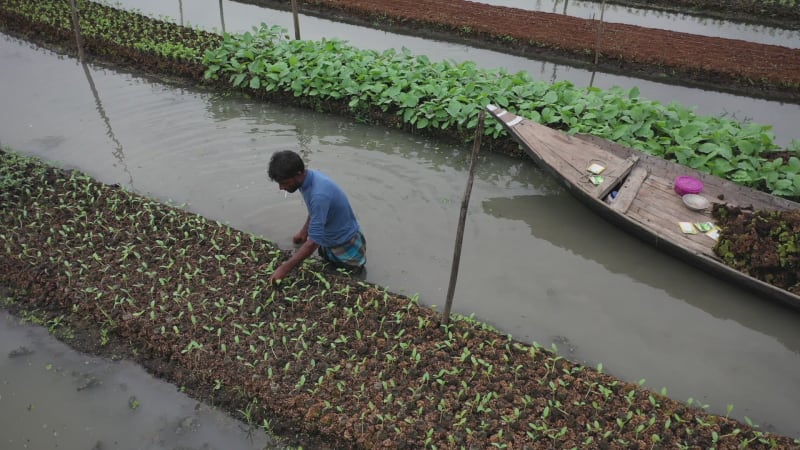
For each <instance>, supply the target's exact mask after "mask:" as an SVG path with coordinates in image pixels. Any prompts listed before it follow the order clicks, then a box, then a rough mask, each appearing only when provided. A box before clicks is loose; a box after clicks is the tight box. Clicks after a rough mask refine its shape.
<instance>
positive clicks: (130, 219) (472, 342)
mask: <svg viewBox="0 0 800 450" xmlns="http://www.w3.org/2000/svg"><path fill="white" fill-rule="evenodd" d="M66 3H67V2H59V1H44V0H43V1H37V2H25V1H19V0H6V1H4V2H3V3H2V4H0V25H2V27H3V29H4V30H10V31H12V32H14V33H16V34H19V35H24V36H26V37H28V38H30V39H34V40H36V41H37V42H46V43H49V44H56V45H61V46H65V47H69V46H70V45H71V44H70V43H71V42H72V41H73V39H74V33H73V31H72V30H71V29H70V25H69V20H68V15H69V10H68V7H66V6H65V5H66ZM79 5H81V13H82V17H83V19H82V20H88V21H89V22H88V23H87V24H86V25H85V26H83V28H84V31H85V33H86V34H85V39H86V40H85V45H86V47H85V48H86V50H87V52H88V53H89V54H90V55H95V56H97V55H100V56H102V57H103V58H105V59H107V60H110V61H113V62H117V63H122V64H126V65H129V66H132V67H137V68H140V69H143V70H146V71H149V72H151V73H158V74H161V75H166V76H179V77H182V78H184V79H189V80H192V81H193V82H198V83H199V82H205V83H213V85H214V86H224V87H226V88H230V87H234V88H237V89H241V90H243V91H244V92H247V93H249V94H251V95H256V96H260V97H263V98H267V99H270V100H274V101H281V102H294V103H299V104H302V105H304V106H309V107H314V108H317V109H321V110H326V111H333V112H337V113H342V114H347V115H351V116H356V117H358V118H360V119H362V120H366V121H370V122H371V123H381V124H385V125H390V126H396V127H402V128H406V129H408V130H409V131H412V132H420V133H430V134H432V135H435V136H441V137H446V138H451V139H459V140H464V139H468V138H469V137H470V136H471V135H472V129H473V128H474V126H475V123H474V122H473V121H472V119H474V118H475V116H476V114H477V111H478V110H479V109H480V108H482V106H483V105H482V103H483V102H489V101H490V100H491V101H495V102H499V103H501V104H503V103H505V105H504V106H513V107H515V108H517V109H520V110H523V111H524V110H527V111H529V114H530V115H533V116H535V117H538V118H540V119H541V120H542V121H543V122H545V123H549V124H551V125H552V126H555V127H559V128H562V129H569V130H572V131H575V132H589V131H590V130H591V129H592V128H591V125H590V124H591V123H598V124H600V123H602V124H605V125H606V126H608V124H616V123H620V122H621V121H626V120H629V119H631V118H633V119H635V120H636V121H637V123H638V124H639V125H640V126H639V127H636V129H634V130H631V127H630V126H629V127H628V128H622V127H616V128H611V129H605V130H603V129H597V130H594V131H596V132H597V133H599V134H602V133H604V132H605V133H608V136H607V137H609V138H616V139H615V140H617V141H618V142H620V141H621V142H623V143H628V141H625V139H626V138H630V139H632V141H631V142H650V143H652V145H653V149H652V150H654V151H655V152H656V153H658V151H659V150H658V149H661V150H660V151H661V152H662V153H663V154H664V155H665V156H671V157H673V158H679V159H680V158H683V159H684V160H685V161H686V162H687V163H692V164H694V163H697V164H706V163H709V161H710V162H712V164H711V165H709V166H708V169H707V170H708V171H712V173H713V171H714V170H716V171H718V172H720V173H722V174H730V176H731V177H734V178H736V177H739V181H741V182H751V183H753V184H758V183H760V184H761V188H763V189H765V190H771V191H773V192H775V191H778V192H786V193H788V194H786V195H789V196H791V195H796V193H797V192H800V191H797V190H794V189H795V185H794V184H793V183H794V180H795V179H796V178H794V177H796V174H794V173H792V172H791V170H792V167H795V166H794V165H792V164H790V162H791V161H792V158H796V156H795V154H796V153H797V149H796V148H791V149H786V150H784V151H785V153H784V155H785V158H784V159H783V160H781V161H780V162H773V163H770V165H766V166H765V163H766V162H769V159H768V158H765V157H764V155H765V154H767V153H771V152H775V151H777V150H779V149H778V148H777V146H775V145H774V144H773V143H772V139H771V137H770V134H769V132H768V131H767V129H766V128H764V127H761V126H757V125H750V126H742V125H740V124H737V123H735V122H731V121H723V120H720V121H717V120H718V119H713V118H710V119H706V118H698V117H697V116H695V115H693V114H692V113H690V112H689V111H688V110H686V109H683V108H680V107H676V106H670V107H664V106H662V105H657V104H655V103H651V102H646V101H643V100H641V99H639V97H638V93H637V92H635V91H629V92H619V91H607V92H606V91H600V90H597V89H590V90H578V89H575V88H574V87H572V86H570V85H569V84H567V83H560V84H557V85H552V86H551V85H547V84H544V83H537V82H533V81H532V80H530V79H529V78H527V77H526V76H525V75H522V74H517V75H511V74H504V73H501V72H493V71H489V72H487V71H480V70H477V69H476V68H475V67H474V65H471V64H469V63H465V64H463V65H452V64H446V63H445V64H431V63H430V62H429V61H427V60H426V59H425V58H424V57H414V56H412V55H407V54H403V53H393V52H386V53H383V54H379V53H374V52H362V51H358V50H357V49H353V48H351V47H348V46H346V45H345V44H343V43H341V42H338V41H323V42H303V41H288V40H283V39H281V38H280V35H281V34H282V32H281V31H280V30H275V29H268V28H262V29H261V30H255V31H254V32H253V33H248V34H245V35H241V36H225V37H222V36H217V35H214V34H212V33H205V32H201V31H195V30H186V29H184V28H182V27H178V26H176V25H173V24H167V23H164V22H160V21H155V20H153V19H148V18H145V17H144V16H140V15H138V14H134V13H126V12H120V11H117V10H114V9H113V8H109V7H106V6H102V5H98V4H94V3H90V2H82V1H81V2H79ZM65 18H66V19H65ZM105 18H116V19H115V20H116V21H114V20H110V21H107V20H104V19H105ZM100 19H103V20H100ZM121 30H125V32H122V31H121ZM253 49H257V50H258V51H257V52H256V51H254V50H253ZM276 51H277V52H279V53H277V55H278V56H279V57H280V59H276V60H267V61H265V60H263V59H262V60H261V62H260V63H258V62H256V61H258V60H259V55H260V56H263V55H265V54H270V52H276ZM333 51H336V52H338V53H337V55H339V56H341V55H342V54H344V55H346V56H347V58H345V60H348V59H349V60H355V61H357V62H358V64H359V65H361V66H365V65H366V64H365V61H366V59H369V58H372V59H371V60H370V61H371V62H372V63H374V64H373V66H374V67H377V68H378V70H377V72H374V71H365V72H362V73H359V74H358V75H359V76H364V77H367V76H370V77H372V76H374V77H376V78H369V79H368V80H364V79H361V80H360V83H359V84H355V85H354V84H351V85H349V86H348V85H347V84H344V85H338V84H335V83H333V82H329V83H328V84H326V82H325V81H326V80H328V81H329V80H332V79H341V78H342V77H341V73H340V72H334V73H319V72H318V73H312V74H309V73H308V72H306V71H309V70H310V71H313V70H320V69H319V67H320V66H314V65H313V64H312V62H313V61H315V60H317V61H323V62H325V61H328V60H326V59H325V54H326V53H331V52H333ZM276 58H277V57H276ZM337 59H338V60H339V61H342V60H343V59H342V58H341V57H339V58H337ZM301 62H302V64H300V63H301ZM378 63H380V64H378ZM343 67H345V68H346V67H347V66H346V65H343ZM409 68H411V70H412V71H413V73H415V74H417V75H416V76H418V77H419V79H420V80H424V79H425V78H426V77H428V78H430V77H436V79H437V80H439V82H438V83H436V84H437V85H441V84H443V82H444V81H448V83H452V84H447V86H446V87H447V89H441V90H436V89H434V87H432V86H427V87H423V88H420V90H419V91H414V90H413V89H412V86H411V84H408V85H406V86H403V87H401V86H398V85H394V84H392V83H389V82H388V81H390V80H392V79H394V78H393V77H398V72H397V71H399V70H408V69H409ZM301 69H302V70H301ZM402 73H403V74H404V75H403V76H402V78H404V79H407V80H408V79H413V78H409V77H408V76H406V75H405V73H406V72H402ZM204 75H205V81H204ZM215 77H216V78H218V80H216V81H210V80H211V79H214V78H215ZM255 80H257V81H255ZM457 80H461V81H463V80H468V81H471V83H470V82H468V83H466V84H460V83H457V82H456V81H457ZM270 86H272V87H270ZM365 86H367V87H368V88H365ZM419 86H426V85H424V83H422V81H420V83H419V84H418V85H417V87H419ZM481 86H483V87H488V88H491V89H497V88H498V87H499V88H502V89H505V90H506V93H509V92H511V93H513V94H514V95H513V96H511V95H505V96H504V95H502V92H500V91H496V90H493V91H491V95H489V93H487V92H486V91H482V90H481V89H478V88H479V87H481ZM348 88H349V89H355V91H353V92H349V93H348V92H347V89H348ZM470 90H471V91H470ZM473 95H475V97H473ZM490 97H491V98H490ZM453 98H455V99H456V101H455V102H453V101H452V99H453ZM520 98H522V99H524V101H520V100H519V99H520ZM443 99H448V101H447V102H444V101H443ZM570 105H572V106H571V109H570V108H569V107H570ZM576 105H577V106H576ZM577 109H580V111H578V110H577ZM409 111H411V112H409ZM417 111H424V114H420V113H417ZM586 114H593V115H594V118H592V116H587V115H586ZM651 115H653V117H657V118H658V119H654V118H652V117H651ZM648 120H650V122H649V124H648V125H647V127H644V128H643V124H644V123H647V122H648ZM678 125H680V126H678ZM499 129H500V128H499V125H498V126H497V127H489V128H488V130H487V133H489V137H490V139H487V141H488V142H490V145H492V146H493V148H494V149H496V150H497V149H504V151H509V152H513V149H514V148H515V146H512V144H511V143H510V141H509V140H508V139H504V136H502V135H501V134H500V133H499ZM620 130H622V131H620ZM709 130H713V131H714V132H713V133H711V132H710V131H709ZM634 138H636V139H634ZM639 138H642V139H643V141H640V140H638V139H639ZM639 146H640V147H642V146H644V147H647V146H648V145H645V144H640V145H639ZM731 146H733V147H731ZM694 148H699V149H701V150H700V152H701V153H702V154H696V153H694V152H693V149H694ZM733 148H735V149H736V150H735V151H734V150H733ZM665 149H666V150H665ZM690 150H692V151H690ZM728 152H730V154H729V155H728ZM709 155H710V156H709ZM718 156H720V157H723V158H724V157H725V156H730V157H734V158H739V159H737V160H736V162H737V164H736V165H731V167H729V166H727V165H725V164H724V163H723V162H721V160H719V159H716V158H717V157H718ZM743 160H744V161H746V163H745V164H742V165H739V163H740V162H742V161H743ZM775 161H777V160H775ZM0 163H1V164H0V186H2V189H0V200H1V201H2V203H0V204H2V206H0V282H2V283H3V284H4V285H6V286H8V287H10V288H13V289H12V291H11V295H12V298H14V299H15V300H13V301H11V300H10V301H7V302H6V303H7V305H8V306H9V307H10V308H12V309H13V308H23V309H29V310H34V309H35V310H39V311H40V313H41V314H45V315H48V316H50V317H54V318H61V319H60V320H59V323H64V324H65V326H71V327H74V328H75V329H85V330H87V331H88V332H90V335H89V336H93V338H90V339H89V340H86V338H85V337H84V338H82V339H83V340H82V341H81V343H77V342H76V343H75V344H76V345H81V346H84V348H85V349H93V350H95V351H98V350H99V351H102V350H104V349H107V348H109V347H110V346H116V345H118V347H114V348H116V349H118V351H120V352H125V353H126V354H128V355H130V356H131V357H133V358H136V359H137V360H138V361H140V362H141V363H142V364H143V365H145V366H146V367H149V368H150V370H151V371H153V372H155V373H156V374H158V375H160V376H162V377H165V378H167V379H169V380H170V381H172V382H174V383H177V384H180V385H182V386H184V387H185V388H186V389H187V390H189V391H190V392H191V393H192V394H193V395H195V396H196V397H198V398H201V399H205V400H210V401H214V402H217V403H221V404H223V405H225V406H226V407H228V408H229V410H230V411H232V412H233V411H246V412H247V415H246V416H247V419H248V420H250V421H253V422H254V423H257V424H262V423H263V420H264V419H265V418H267V417H277V418H278V419H276V422H274V423H273V425H274V426H276V427H277V429H278V430H277V431H280V430H281V429H286V430H303V431H305V432H307V433H308V435H309V436H315V437H317V438H319V439H320V442H319V446H316V447H317V448H323V447H322V446H323V445H324V446H328V447H331V448H382V447H385V448H410V449H411V448H413V449H418V448H440V449H441V448H462V447H463V448H481V449H483V448H585V447H594V448H664V449H666V448H670V449H671V448H682V447H685V448H693V447H702V448H708V447H716V448H740V447H750V448H790V447H796V446H798V445H800V442H797V441H792V440H791V439H790V438H787V437H782V436H776V435H772V434H769V433H764V432H761V431H759V430H758V428H757V427H756V426H754V425H753V424H750V423H739V422H737V421H734V420H731V419H729V418H726V417H721V416H715V415H711V414H707V413H705V412H704V411H703V410H702V409H698V408H696V406H697V405H691V404H689V405H687V404H682V403H680V402H675V401H673V400H670V399H669V398H667V397H666V396H665V395H663V394H665V393H663V392H662V393H656V392H652V391H649V390H647V389H645V388H644V387H643V386H640V385H638V384H631V383H625V382H622V381H620V380H617V379H614V378H613V377H610V376H608V375H606V374H603V373H602V370H601V368H597V369H594V368H586V367H581V366H578V365H575V364H573V363H570V362H569V361H566V360H564V359H563V358H561V357H559V356H558V355H557V353H555V352H554V351H551V349H543V348H541V347H540V346H538V345H536V344H533V345H528V344H525V343H520V342H516V341H514V340H513V339H512V337H510V336H504V335H502V334H499V333H497V332H496V331H494V330H491V329H488V328H486V327H483V326H481V325H480V324H479V323H475V322H473V321H471V320H464V319H463V318H460V320H456V321H455V322H454V323H452V324H451V325H449V326H447V327H442V326H441V325H440V324H439V322H438V319H439V317H438V315H437V313H436V312H435V311H433V310H431V309H429V308H424V307H421V306H419V305H418V304H417V303H416V302H415V301H414V300H413V299H409V298H406V297H403V296H399V295H395V294H393V293H390V292H386V291H385V290H383V289H381V288H380V287H377V286H372V285H369V284H366V283H363V282H359V281H356V280H353V279H350V278H348V277H346V276H345V275H343V274H340V273H337V272H332V271H329V270H326V269H325V268H323V267H322V266H320V265H319V264H318V263H317V262H315V261H309V262H308V263H307V264H306V265H305V266H304V267H303V268H302V270H300V271H299V272H297V273H296V275H295V276H294V277H291V278H289V279H287V280H286V282H285V283H282V284H281V285H280V286H278V287H277V288H274V287H272V286H269V285H267V284H266V279H267V278H268V276H269V274H270V273H271V270H272V268H274V267H275V265H276V264H279V263H280V261H281V260H282V259H283V258H285V257H286V255H285V254H284V253H283V252H281V251H280V250H279V249H278V248H276V247H275V246H274V245H272V244H271V243H269V242H266V241H264V240H261V239H258V238H256V237H254V236H250V235H247V234H244V233H241V232H239V231H237V230H234V229H231V228H229V227H226V226H224V225H220V224H218V223H213V222H210V221H207V220H205V219H204V218H202V217H198V216H196V215H193V214H190V213H187V212H185V211H182V210H180V209H179V208H173V207H169V206H166V205H162V204H159V203H157V202H154V201H152V200H149V199H147V198H143V197H140V196H137V195H135V194H133V193H130V192H126V191H124V190H122V189H120V188H119V187H114V186H105V185H101V184H98V183H96V182H94V181H93V180H91V179H89V178H87V177H86V176H84V175H82V174H80V173H78V172H74V171H73V172H64V171H61V170H58V169H53V168H50V167H47V166H44V165H42V164H41V163H39V162H37V161H35V160H32V159H28V158H24V157H21V156H18V155H15V154H13V153H8V152H3V153H1V154H0ZM743 167H744V168H743ZM762 167H766V168H767V169H769V170H771V171H772V172H774V175H770V176H763V175H759V174H760V172H759V171H760V170H761V169H762ZM797 188H798V189H800V184H798V186H797ZM91 333H94V334H93V335H92V334H91ZM309 439H310V438H309Z"/></svg>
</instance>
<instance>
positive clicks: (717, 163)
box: [2, 0, 800, 198]
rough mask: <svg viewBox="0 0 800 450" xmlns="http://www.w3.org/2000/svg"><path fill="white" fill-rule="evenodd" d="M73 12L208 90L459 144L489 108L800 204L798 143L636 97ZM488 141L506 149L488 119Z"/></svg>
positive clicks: (16, 1) (283, 38) (401, 56)
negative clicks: (217, 84) (187, 71)
mask: <svg viewBox="0 0 800 450" xmlns="http://www.w3.org/2000/svg"><path fill="white" fill-rule="evenodd" d="M78 4H79V5H80V9H81V27H82V29H83V30H84V33H86V34H87V35H89V36H97V37H100V38H102V39H103V40H105V41H108V42H113V43H115V44H118V45H123V46H128V47H131V48H134V49H136V50H138V51H142V52H144V53H148V54H151V55H158V56H160V57H164V58H178V59H179V60H181V61H185V62H189V63H193V64H198V65H202V67H204V68H205V75H204V76H205V78H206V79H207V80H217V81H222V82H225V83H229V85H230V86H232V87H234V88H238V89H243V90H246V91H249V92H254V93H256V94H257V95H264V96H267V97H269V96H270V95H281V96H289V97H293V98H295V99H298V101H301V102H303V104H305V105H311V106H313V107H318V108H319V109H323V110H325V109H327V110H336V111H339V112H342V111H345V112H346V113H347V114H351V115H353V116H355V117H357V118H359V119H363V120H370V121H373V120H375V112H376V111H378V112H379V115H380V116H381V117H382V118H384V119H386V120H384V121H385V122H388V123H392V124H394V125H396V126H399V127H404V128H406V129H409V130H412V131H416V132H424V133H430V134H434V135H436V134H444V135H448V136H459V137H460V138H462V139H465V140H466V139H471V138H472V136H473V133H474V129H475V127H476V125H477V120H478V113H479V111H480V110H481V109H482V108H484V107H485V105H486V104H488V103H494V104H497V105H499V106H501V107H503V108H506V109H508V110H510V111H513V112H515V113H516V114H518V115H521V116H524V117H528V118H530V119H532V120H536V121H537V122H540V123H544V124H546V125H548V126H551V127H554V128H558V129H561V130H564V131H566V132H569V133H588V134H593V135H596V136H600V137H603V138H606V139H609V140H611V141H614V142H617V143H619V144H622V145H625V146H629V147H633V148H636V149H639V150H641V151H644V152H646V153H649V154H651V155H656V156H659V157H662V158H665V159H669V160H674V161H677V162H679V163H681V164H684V165H686V166H689V167H692V168H695V169H698V170H700V171H703V172H706V173H711V174H714V175H716V176H719V177H722V178H726V179H729V180H732V181H734V182H737V183H740V184H743V185H746V186H750V187H754V188H756V189H761V190H765V191H767V192H770V193H772V194H774V195H780V196H785V197H789V198H798V197H800V141H797V140H794V141H792V143H791V144H790V146H789V147H788V148H786V149H781V148H780V147H779V146H778V145H777V144H775V142H774V141H775V140H774V135H773V134H772V132H771V130H770V129H771V127H770V126H768V125H760V124H753V123H739V122H737V121H734V120H731V119H728V118H724V117H708V116H700V115H697V114H695V113H694V112H693V111H692V110H691V109H689V108H687V107H685V106H681V105H678V104H674V103H672V104H669V105H664V104H661V103H658V102H654V101H651V100H647V99H644V98H642V97H640V95H639V91H638V89H636V88H633V89H630V90H627V91H626V90H622V89H620V88H612V89H607V90H603V89H599V88H578V87H575V86H574V85H572V84H571V83H569V82H557V83H554V84H549V83H547V82H543V81H538V80H534V79H532V78H531V77H530V75H528V74H527V73H525V72H518V73H508V72H506V71H504V70H502V69H497V70H493V69H481V68H478V67H477V66H476V65H475V63H473V62H469V61H467V62H462V63H454V62H449V61H439V62H434V61H431V60H429V59H428V58H427V57H425V56H424V55H413V54H411V53H410V52H409V51H407V50H401V51H395V50H388V51H385V52H376V51H372V50H362V49H358V48H355V47H353V46H351V45H349V44H347V43H346V42H344V41H341V40H337V39H330V40H329V39H322V40H320V41H306V40H290V39H289V38H288V36H287V34H286V30H285V29H282V28H280V27H277V26H271V27H270V26H267V25H265V24H262V25H261V26H260V27H254V28H253V30H252V32H246V33H242V34H227V33H225V34H223V35H222V36H221V37H220V36H219V35H216V34H213V33H206V32H202V31H199V30H189V29H187V28H184V27H179V26H177V25H175V24H171V23H168V22H163V21H161V20H157V19H149V18H146V17H144V16H142V15H140V14H138V13H136V12H127V11H121V10H117V9H114V8H111V7H108V6H105V5H100V4H97V3H94V2H88V1H85V0H84V1H79V2H78ZM2 8H4V10H6V11H8V12H12V13H14V14H18V15H21V16H23V17H25V18H27V19H29V20H32V21H37V22H38V21H40V22H42V23H46V24H48V25H49V26H52V27H55V28H57V29H59V30H62V32H63V31H64V30H69V29H70V18H69V13H70V11H69V7H68V4H67V2H64V1H59V0H42V1H32V0H7V1H6V2H4V4H3V5H2ZM121 30H124V32H121ZM387 118H388V119H387ZM485 133H486V135H487V137H491V138H494V139H495V140H503V139H508V136H507V135H506V132H505V130H504V129H503V128H502V126H501V125H499V124H498V123H496V122H495V121H492V120H490V119H487V123H486V126H485ZM775 152H780V155H781V157H778V158H775V157H774V156H773V154H774V153H775Z"/></svg>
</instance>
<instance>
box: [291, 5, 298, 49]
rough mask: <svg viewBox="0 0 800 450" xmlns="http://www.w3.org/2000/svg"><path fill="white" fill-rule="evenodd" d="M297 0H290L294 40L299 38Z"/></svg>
mask: <svg viewBox="0 0 800 450" xmlns="http://www.w3.org/2000/svg"><path fill="white" fill-rule="evenodd" d="M297 1H298V0H292V18H293V19H294V40H296V41H299V40H300V19H299V18H298V17H297Z"/></svg>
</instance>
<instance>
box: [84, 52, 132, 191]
mask: <svg viewBox="0 0 800 450" xmlns="http://www.w3.org/2000/svg"><path fill="white" fill-rule="evenodd" d="M81 66H82V67H83V73H84V74H85V75H86V81H88V82H89V89H90V90H91V91H92V96H93V97H94V103H95V105H96V107H97V112H98V114H100V118H101V119H102V120H103V124H105V126H106V136H108V137H109V138H110V139H111V141H112V142H113V143H114V149H113V150H112V151H111V154H112V155H114V158H116V159H117V161H119V164H120V165H121V166H122V170H123V171H124V172H125V173H126V174H128V185H129V186H131V187H132V188H135V185H134V184H133V174H132V173H131V171H130V170H129V169H128V165H127V163H126V162H125V152H124V151H123V149H122V143H121V142H120V141H119V139H117V136H116V135H115V134H114V129H113V128H111V120H110V119H109V118H108V114H106V110H105V108H103V102H102V101H100V94H99V93H98V92H97V87H96V86H95V85H94V79H92V73H91V71H90V70H89V65H88V64H86V62H81Z"/></svg>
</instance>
